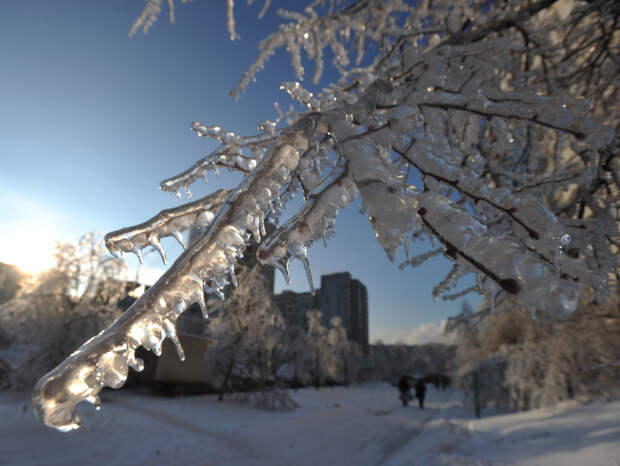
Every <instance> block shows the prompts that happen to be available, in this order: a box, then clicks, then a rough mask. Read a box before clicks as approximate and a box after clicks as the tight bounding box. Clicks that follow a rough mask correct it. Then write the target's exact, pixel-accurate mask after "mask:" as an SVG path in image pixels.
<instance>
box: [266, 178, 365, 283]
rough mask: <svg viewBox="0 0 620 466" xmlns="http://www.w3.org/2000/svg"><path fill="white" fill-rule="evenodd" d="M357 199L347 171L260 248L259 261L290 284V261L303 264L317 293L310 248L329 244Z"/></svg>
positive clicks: (313, 198) (309, 281) (311, 197)
mask: <svg viewBox="0 0 620 466" xmlns="http://www.w3.org/2000/svg"><path fill="white" fill-rule="evenodd" d="M356 196H357V189H356V187H355V184H354V183H353V178H352V177H351V173H350V171H349V169H348V167H347V168H346V169H344V170H342V173H341V174H340V175H339V176H338V177H337V178H336V179H335V180H334V181H332V182H331V183H330V184H329V185H327V186H326V187H325V188H324V189H323V190H322V191H321V192H319V193H318V194H316V195H310V196H309V200H308V201H307V202H306V203H305V204H304V206H303V207H302V209H301V210H300V211H299V212H298V213H297V214H296V215H295V216H293V217H292V218H291V219H290V220H288V221H287V222H286V223H285V224H284V225H282V227H280V228H279V229H278V230H277V231H276V232H274V233H273V234H272V235H271V236H270V237H269V238H267V239H266V240H265V241H264V242H263V243H262V244H261V245H260V247H259V248H258V252H257V253H256V256H257V257H258V260H259V261H261V262H262V263H264V264H269V265H272V266H274V267H276V268H277V269H278V270H280V271H281V272H282V274H283V275H284V278H285V279H286V282H287V283H289V282H290V276H289V265H290V262H291V260H292V259H298V260H300V261H301V262H302V263H303V264H304V268H305V270H306V275H307V278H308V283H309V285H310V290H311V291H312V293H314V285H313V283H312V274H311V272H310V265H309V263H308V247H309V246H311V245H312V244H313V243H314V242H315V241H316V240H318V239H320V238H323V240H324V241H326V240H327V237H329V236H330V235H331V234H333V228H334V223H335V221H336V217H337V216H338V212H339V211H340V209H342V208H344V207H346V206H347V205H348V204H349V203H350V202H351V201H353V199H355V197H356Z"/></svg>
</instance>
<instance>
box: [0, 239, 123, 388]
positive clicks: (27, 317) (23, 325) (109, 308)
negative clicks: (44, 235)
mask: <svg viewBox="0 0 620 466" xmlns="http://www.w3.org/2000/svg"><path fill="white" fill-rule="evenodd" d="M55 258H56V266H55V267H53V268H51V269H50V270H48V271H46V272H44V273H42V274H39V275H38V276H35V277H31V278H30V279H26V278H24V279H22V281H21V288H20V289H19V291H18V292H17V294H16V296H15V297H13V299H11V300H9V301H7V302H5V303H3V304H1V305H0V328H1V329H3V330H4V332H5V333H6V334H7V335H8V336H9V340H10V344H11V346H12V347H13V348H14V349H15V350H16V351H19V352H20V353H22V354H23V358H22V359H21V361H22V363H21V364H20V365H19V367H17V368H16V370H15V371H14V372H12V373H11V374H10V375H9V379H10V380H6V381H3V382H4V383H3V385H4V384H6V385H8V386H10V387H12V388H17V389H29V388H31V387H32V385H33V384H34V383H35V382H36V380H37V379H38V378H39V377H40V376H41V373H42V372H44V371H48V370H50V369H52V368H53V367H54V366H55V365H56V364H58V363H59V362H61V361H62V360H63V358H64V357H66V355H67V354H69V353H71V352H72V351H74V350H75V349H76V348H77V347H78V346H79V345H80V344H81V343H82V342H83V341H84V339H85V338H89V337H90V336H92V335H93V334H95V333H97V332H99V331H100V330H102V329H104V328H105V327H106V326H108V325H109V324H110V323H112V322H113V321H114V319H116V318H117V317H119V315H120V314H121V312H122V309H121V308H120V306H119V304H120V303H119V300H121V299H122V298H124V297H126V295H127V293H128V292H129V291H131V290H129V289H127V285H128V284H127V283H126V282H124V281H121V280H120V278H121V276H122V274H123V272H124V270H125V263H124V261H123V260H122V259H119V258H115V257H111V256H109V255H107V254H106V251H105V246H104V244H103V240H102V237H101V235H100V234H96V233H88V234H85V235H83V236H82V237H81V238H80V240H79V241H77V242H67V243H58V244H57V245H56V250H55Z"/></svg>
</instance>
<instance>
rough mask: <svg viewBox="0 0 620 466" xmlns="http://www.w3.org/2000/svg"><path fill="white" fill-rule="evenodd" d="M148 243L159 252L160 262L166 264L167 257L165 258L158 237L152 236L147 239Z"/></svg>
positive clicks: (164, 252)
mask: <svg viewBox="0 0 620 466" xmlns="http://www.w3.org/2000/svg"><path fill="white" fill-rule="evenodd" d="M149 244H150V245H151V246H153V248H154V249H155V250H156V251H157V252H158V253H159V255H160V256H161V260H162V262H163V263H164V264H168V259H166V251H164V248H163V246H162V245H161V243H160V242H159V238H157V237H156V236H153V237H152V238H151V240H150V241H149Z"/></svg>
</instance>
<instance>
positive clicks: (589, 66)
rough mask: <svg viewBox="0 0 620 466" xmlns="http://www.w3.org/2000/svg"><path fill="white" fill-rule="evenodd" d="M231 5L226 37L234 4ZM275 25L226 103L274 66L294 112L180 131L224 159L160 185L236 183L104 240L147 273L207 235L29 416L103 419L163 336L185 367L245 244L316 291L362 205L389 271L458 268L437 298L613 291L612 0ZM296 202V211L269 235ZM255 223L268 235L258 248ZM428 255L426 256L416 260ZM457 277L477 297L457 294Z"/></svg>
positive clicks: (43, 387)
mask: <svg viewBox="0 0 620 466" xmlns="http://www.w3.org/2000/svg"><path fill="white" fill-rule="evenodd" d="M162 3H163V0H149V1H148V3H147V7H146V9H145V10H144V13H143V14H142V15H141V16H140V17H139V18H138V20H137V21H136V23H135V25H134V27H133V28H132V33H134V32H135V31H137V30H139V29H140V28H142V29H143V30H144V31H146V30H147V29H148V28H149V27H150V26H151V25H152V24H153V22H154V21H155V19H156V18H157V15H158V14H159V13H160V11H161V8H162ZM269 3H270V2H269V1H267V2H266V4H265V8H267V7H268V6H269ZM168 4H169V5H170V6H173V4H174V2H173V0H169V1H168ZM227 5H228V25H229V31H230V36H231V39H235V38H236V37H237V33H236V29H235V22H234V11H233V7H234V0H227ZM185 8H191V6H185ZM172 11H173V10H172V8H171V19H172ZM278 13H279V14H280V15H281V16H282V17H283V18H284V20H285V22H284V23H283V24H282V25H281V26H280V27H279V28H278V30H277V31H275V32H274V33H273V34H271V35H270V36H268V37H267V38H266V39H265V40H263V41H262V42H261V43H260V44H259V53H258V56H257V59H256V61H255V62H254V63H253V64H251V65H250V67H249V68H248V70H247V71H246V73H244V75H243V76H242V77H241V80H240V82H239V83H238V84H237V85H236V86H235V87H234V88H233V90H232V92H231V94H232V95H233V96H239V95H240V94H241V92H242V91H243V90H244V89H245V87H246V86H247V85H248V83H250V81H251V80H252V79H253V78H255V77H256V76H259V75H258V73H259V71H260V70H261V69H262V68H263V67H264V66H266V62H267V60H268V58H269V57H270V56H271V55H272V54H273V53H274V51H275V50H277V49H279V48H286V50H287V51H288V53H289V54H290V56H291V63H292V66H293V69H294V71H295V74H296V76H297V79H298V81H299V82H284V83H282V84H281V88H282V89H283V90H284V91H285V92H287V93H288V94H289V95H290V96H291V98H292V99H293V100H294V102H296V104H297V105H296V106H293V108H292V109H291V110H290V111H288V112H286V113H284V112H282V111H281V110H280V108H279V107H277V109H278V111H279V113H278V115H277V117H276V118H274V119H271V120H269V119H266V120H264V121H261V122H260V123H259V124H258V133H257V134H253V135H247V136H243V135H239V134H236V133H235V132H233V131H231V130H229V129H224V128H221V127H220V126H210V125H207V124H203V123H200V122H196V123H194V124H193V125H192V129H193V130H194V131H195V132H196V133H197V134H198V135H199V136H201V137H208V138H214V139H216V140H217V141H219V142H220V145H219V147H218V148H217V149H216V150H215V151H213V153H211V154H209V155H208V156H206V157H204V158H202V159H200V160H199V161H198V162H196V163H195V164H194V165H193V166H191V167H189V168H187V169H186V170H184V171H183V172H181V173H179V174H178V175H175V176H173V177H171V178H169V179H166V180H164V181H163V182H162V183H161V188H162V189H163V190H164V191H171V192H175V191H178V192H179V195H180V190H181V189H184V190H185V191H186V192H187V194H188V196H189V195H190V190H189V187H190V185H191V184H192V183H194V182H196V181H197V180H198V179H200V178H202V177H204V176H205V175H206V173H207V172H208V171H211V170H216V169H217V168H218V167H225V168H228V169H230V170H236V171H239V172H241V173H243V174H244V175H246V176H245V177H244V179H243V181H242V182H241V183H240V184H239V185H238V186H235V187H232V188H231V189H230V190H228V191H225V190H222V191H218V192H216V193H213V194H211V195H209V196H206V197H204V198H202V199H198V200H196V201H193V202H190V203H188V204H184V205H182V206H180V207H178V208H176V209H170V210H166V211H163V212H161V213H160V214H158V215H156V216H155V217H153V218H152V219H150V220H147V221H146V222H144V223H141V224H140V225H136V226H135V227H129V228H125V229H123V230H120V231H117V232H113V233H110V234H109V235H108V236H107V245H108V247H109V248H110V250H122V251H133V252H135V253H136V254H138V255H139V256H141V254H142V253H141V251H142V249H143V248H146V247H152V248H154V249H156V250H157V251H159V252H160V254H161V255H162V258H163V259H164V262H165V261H166V257H165V253H164V250H163V248H162V246H161V244H160V239H161V238H162V237H164V236H174V237H176V238H177V239H178V240H179V241H180V242H181V243H183V236H182V234H181V232H182V231H183V230H185V229H187V228H189V226H190V225H192V224H198V225H200V226H202V227H204V234H203V235H202V236H201V237H200V238H199V239H198V240H197V241H195V242H194V243H193V244H192V245H191V246H190V247H188V248H187V249H186V250H185V252H184V253H183V254H182V255H181V256H180V257H179V258H178V259H177V260H176V261H175V262H174V264H172V265H171V266H170V267H169V269H168V271H167V272H166V273H165V274H164V275H163V276H162V277H161V279H160V280H159V281H158V282H157V283H156V284H155V285H154V286H153V287H152V288H150V289H149V291H148V292H147V293H145V294H144V295H143V296H142V297H141V298H140V299H139V300H138V301H137V302H136V303H135V304H134V305H133V307H132V308H131V309H130V310H129V311H128V312H126V313H125V314H124V315H123V316H122V317H121V318H120V319H119V320H117V321H116V322H115V323H114V324H113V325H112V326H110V327H109V328H108V329H107V330H105V331H104V332H102V333H100V334H99V335H97V336H96V337H95V338H93V339H91V340H89V341H88V342H87V343H85V344H84V346H82V347H81V348H80V349H79V350H78V351H77V352H75V353H73V354H72V355H71V356H70V357H68V358H67V359H66V360H65V361H64V362H63V363H62V364H61V365H60V366H58V367H57V368H56V369H55V370H53V371H52V372H50V373H48V374H47V375H45V376H44V377H43V378H42V379H41V380H40V382H39V383H38V384H37V386H36V387H35V390H34V394H33V404H34V407H35V411H36V413H37V415H38V417H39V418H40V419H41V420H42V421H43V422H44V423H46V424H48V425H50V426H53V427H56V428H58V429H61V430H68V429H73V428H76V427H78V425H79V419H78V417H77V416H76V413H75V405H76V404H77V403H79V402H81V401H88V402H92V403H97V402H98V398H97V393H98V392H99V391H100V390H101V388H102V387H104V386H111V387H119V386H120V385H122V383H123V382H124V380H125V378H126V376H127V371H128V368H129V367H132V368H134V369H136V370H140V369H141V367H142V363H141V361H139V360H137V359H136V358H135V354H134V352H135V349H136V348H137V347H138V346H140V345H142V346H144V347H146V348H148V349H151V350H154V351H156V352H157V351H159V349H160V348H161V344H162V341H163V340H164V339H165V338H170V339H171V340H172V341H173V342H174V343H175V345H176V346H177V349H178V352H179V356H180V357H181V358H183V350H182V348H181V346H180V344H179V341H178V338H177V336H176V332H175V323H176V320H177V318H178V316H179V315H180V314H181V313H182V312H184V311H185V309H187V307H188V306H190V305H191V304H192V303H199V304H200V305H201V306H203V307H204V300H205V298H204V296H205V293H206V294H215V295H220V296H222V295H223V288H224V286H226V285H227V284H228V283H232V284H233V285H234V284H236V277H235V263H236V261H237V259H238V258H239V257H241V255H242V254H243V253H244V251H245V249H246V247H247V246H248V245H249V244H250V243H258V244H259V248H258V252H257V257H258V259H259V260H260V261H262V262H264V263H267V264H272V265H274V266H276V267H277V268H278V269H280V270H281V271H282V272H283V273H284V275H285V276H286V277H287V278H288V268H289V264H290V263H291V261H292V260H293V259H298V260H299V261H301V262H302V263H303V265H304V266H305V268H306V271H307V274H308V278H309V281H310V286H311V287H312V279H311V274H310V267H309V263H308V259H307V256H308V247H309V246H310V245H311V244H312V243H314V242H315V241H317V240H319V239H327V238H329V236H330V235H331V234H332V231H333V225H334V222H335V220H336V217H337V215H338V212H339V211H340V209H342V208H344V207H345V206H347V205H348V204H349V203H350V202H351V201H352V200H353V199H355V198H356V197H357V196H360V197H361V200H362V204H363V208H364V211H365V215H367V216H368V219H369V221H370V223H371V224H372V227H373V228H374V231H375V233H376V237H377V240H378V241H379V243H380V244H381V245H382V246H383V247H384V248H385V250H386V252H387V254H388V256H389V258H390V259H392V260H395V258H396V251H397V248H399V247H400V246H402V247H403V249H404V251H405V254H406V257H407V259H406V262H405V263H404V264H403V266H404V265H407V264H411V265H412V266H413V265H418V264H420V263H422V262H423V261H424V260H425V259H426V258H428V257H430V256H432V255H434V254H438V253H442V254H443V255H444V256H445V257H446V258H447V259H449V260H450V261H452V262H453V268H452V270H451V271H450V273H449V274H448V276H447V277H445V278H444V279H442V280H441V281H440V282H439V283H438V285H437V286H436V287H435V289H434V290H433V294H434V295H435V296H444V297H454V296H461V295H463V294H465V293H468V292H476V293H482V294H486V295H488V296H490V301H491V302H495V300H497V299H500V298H501V296H502V295H510V296H513V297H515V298H516V299H518V300H519V302H520V303H521V304H522V305H523V306H524V307H525V308H526V309H527V310H528V311H530V312H534V311H536V310H537V309H539V308H544V309H546V310H547V311H549V312H551V313H553V314H556V315H564V314H568V313H571V312H573V311H574V310H575V309H576V307H577V303H578V302H579V299H580V296H581V293H582V291H583V290H584V289H592V290H594V291H595V292H596V294H597V298H598V299H600V298H601V297H602V296H604V295H605V294H606V293H607V292H608V290H609V287H610V283H613V282H614V281H615V280H617V278H618V270H617V268H618V255H617V252H618V244H620V235H619V233H618V202H619V197H618V196H619V182H620V179H619V178H620V174H619V167H620V151H619V144H618V140H619V139H618V136H617V135H615V133H614V130H617V129H618V119H619V115H620V111H619V110H620V108H619V102H620V99H619V98H618V69H619V66H620V58H619V55H618V47H619V44H620V21H619V15H620V11H619V7H618V3H617V1H616V0H592V1H575V2H569V1H565V0H537V1H531V2H526V1H523V0H495V1H488V0H484V1H482V0H473V1H467V2H465V1H453V0H450V1H442V0H439V1H430V0H422V1H416V2H407V1H405V0H357V1H347V2H345V1H338V0H314V1H312V2H310V3H309V5H308V6H307V8H305V9H303V10H302V11H300V12H291V11H284V10H278ZM302 54H305V56H307V60H306V59H305V58H303V57H302ZM330 59H331V63H332V65H333V68H334V69H335V71H336V72H337V73H338V74H339V78H338V79H336V80H334V81H333V82H331V83H327V84H326V85H325V86H324V87H323V88H322V90H318V91H314V90H313V91H312V92H311V89H310V88H309V86H310V85H303V84H302V83H301V81H302V79H303V77H304V74H305V69H304V61H312V62H314V66H315V68H314V73H313V76H312V82H313V83H314V84H315V85H318V84H319V83H320V79H321V75H322V72H323V70H324V68H325V66H326V65H325V62H326V61H327V60H330ZM267 66H268V65H267ZM296 194H299V195H300V196H303V199H304V202H303V205H302V207H301V208H300V210H299V211H298V212H297V213H296V214H295V215H293V216H292V217H291V218H289V219H288V220H286V221H279V220H280V217H281V216H282V212H283V208H284V206H285V205H286V204H287V202H288V201H289V200H290V199H291V198H292V197H293V196H294V195H296ZM266 220H270V221H272V222H275V223H277V224H278V225H279V227H278V228H277V230H276V231H275V232H274V233H272V234H269V235H266V229H265V226H264V222H265V221H266ZM429 238H430V239H431V240H432V242H433V243H434V248H432V249H430V250H424V248H426V247H427V246H426V245H427V244H428V243H427V241H426V240H427V239H429ZM417 249H422V250H417ZM413 250H415V252H416V254H417V255H413V254H412V251H413ZM469 274H474V275H475V277H476V285H475V286H473V287H471V288H468V289H464V290H460V291H453V288H454V287H455V285H456V284H457V283H458V280H459V279H460V278H461V277H463V276H464V275H469ZM447 293H451V294H447Z"/></svg>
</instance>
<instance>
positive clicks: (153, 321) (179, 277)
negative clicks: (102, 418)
mask: <svg viewBox="0 0 620 466" xmlns="http://www.w3.org/2000/svg"><path fill="white" fill-rule="evenodd" d="M314 130H315V121H314V119H313V117H311V116H308V117H304V118H302V119H300V120H299V121H298V122H297V123H295V124H294V125H292V126H291V127H290V128H289V129H288V130H287V131H286V132H285V133H283V134H282V135H281V136H280V137H279V139H278V141H277V143H276V144H274V145H273V147H272V148H271V149H270V151H269V153H268V154H267V155H266V156H265V157H264V158H263V160H262V161H261V163H260V164H259V166H258V167H257V168H256V169H255V171H254V172H253V173H252V175H250V176H249V177H247V178H246V180H245V181H244V182H243V183H242V184H241V185H240V186H239V187H238V188H237V189H236V190H235V191H234V192H233V193H232V194H231V195H230V197H229V198H228V199H227V201H226V203H225V204H224V205H223V206H222V208H221V209H220V211H219V213H218V215H217V216H216V217H215V219H214V220H213V222H212V223H211V226H210V227H209V228H208V229H207V231H206V232H205V234H204V235H203V236H202V237H200V239H198V240H197V241H196V242H195V243H193V244H192V245H191V246H190V247H189V248H188V249H187V250H185V252H184V253H183V254H182V255H181V256H180V257H179V258H178V259H177V260H176V261H175V262H174V264H173V265H172V266H171V267H170V268H169V269H168V271H167V272H166V273H165V274H164V275H163V276H162V277H161V278H160V279H159V280H158V281H157V282H156V283H155V284H154V285H153V286H152V287H151V288H150V289H149V290H148V291H147V292H146V293H145V294H143V295H142V296H141V297H140V299H138V301H136V302H135V303H134V304H133V305H132V306H131V308H130V309H128V310H127V311H126V312H125V313H124V314H123V315H122V316H121V317H120V318H119V319H118V320H117V321H115V322H114V324H112V325H111V326H110V327H109V328H107V329H106V330H104V331H103V332H101V333H100V334H99V335H97V336H95V337H93V338H91V339H90V340H89V341H87V342H86V343H85V344H84V345H82V346H81V347H80V348H78V350H76V351H75V352H74V353H73V354H72V355H71V356H69V357H68V358H67V359H65V361H64V362H63V363H62V364H60V365H59V366H58V367H57V368H55V369H54V370H52V371H51V372H49V373H48V374H46V375H45V376H43V377H42V378H41V380H39V382H38V383H37V385H36V387H35V388H34V392H33V406H34V409H35V412H36V414H37V417H38V418H39V419H41V421H43V422H44V423H45V424H47V425H48V426H51V427H54V428H56V429H59V430H71V429H75V428H77V427H79V424H80V419H79V416H78V415H77V414H76V412H75V406H76V405H77V404H78V403H80V402H82V401H87V402H90V403H93V404H95V405H98V404H99V398H98V393H99V391H100V390H101V389H102V388H103V387H104V386H109V387H114V388H118V387H120V386H121V385H122V384H123V383H124V381H125V379H126V378H127V371H128V367H132V368H134V369H136V370H141V369H142V362H141V361H139V360H136V358H135V350H136V348H137V347H138V346H140V345H142V346H144V347H145V348H147V349H149V350H152V351H153V352H154V353H155V354H160V353H161V347H162V343H163V341H164V339H165V338H170V339H171V340H172V341H173V342H174V343H175V345H176V347H177V351H178V353H179V357H180V358H181V359H183V357H184V355H183V349H182V348H181V346H180V343H179V340H178V337H177V335H176V330H175V323H176V320H177V319H178V317H179V315H180V314H181V313H182V312H183V311H185V310H186V309H187V308H188V307H189V306H190V305H191V304H193V303H198V304H200V305H201V307H202V309H203V311H204V312H205V315H206V310H205V299H204V295H205V292H206V293H214V294H216V295H222V290H223V287H224V286H225V285H226V284H228V283H229V282H233V283H234V282H235V278H234V267H235V262H236V261H237V259H238V258H239V257H241V255H242V253H243V251H244V249H245V247H246V245H247V243H248V241H249V237H248V232H249V233H251V235H252V236H253V237H254V238H255V240H256V241H259V240H260V238H261V236H262V235H263V234H264V226H263V223H262V222H263V216H264V215H265V213H266V212H267V211H268V210H269V208H270V206H271V205H272V203H273V202H274V200H275V199H277V197H278V195H279V192H280V188H281V186H282V185H283V184H284V183H286V182H288V181H289V180H290V177H291V172H292V171H293V170H294V169H295V168H296V167H297V164H298V162H299V158H300V155H301V152H303V151H305V150H307V148H308V146H309V144H310V142H311V137H312V135H313V133H314Z"/></svg>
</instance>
